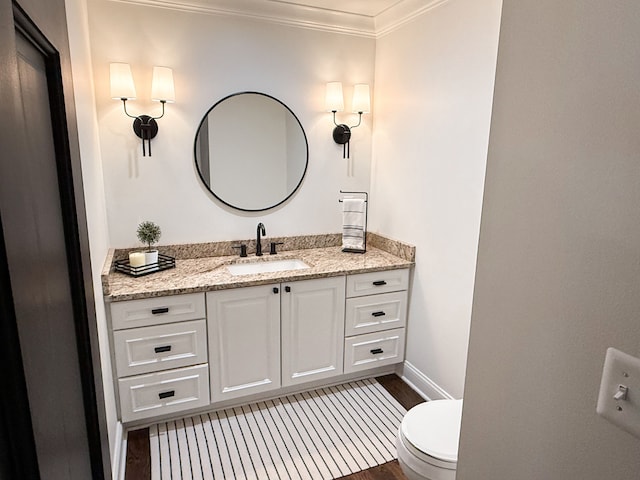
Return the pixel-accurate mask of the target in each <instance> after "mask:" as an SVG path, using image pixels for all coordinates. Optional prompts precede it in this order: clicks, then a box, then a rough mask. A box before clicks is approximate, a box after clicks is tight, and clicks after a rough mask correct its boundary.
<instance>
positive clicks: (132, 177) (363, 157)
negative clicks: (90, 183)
mask: <svg viewBox="0 0 640 480" xmlns="http://www.w3.org/2000/svg"><path fill="white" fill-rule="evenodd" d="M89 17H90V18H89V20H90V32H91V47H92V60H93V72H94V75H95V85H96V102H97V108H98V121H99V125H100V148H101V153H102V159H103V168H104V177H105V191H106V204H107V210H108V218H109V232H110V246H112V247H126V246H135V245H136V244H137V240H136V237H135V229H136V226H137V224H138V223H139V222H140V221H142V220H147V219H148V220H152V221H155V222H157V223H158V224H159V225H160V226H161V228H162V231H163V236H162V239H161V241H160V243H161V244H171V243H191V242H206V241H217V240H229V239H242V238H252V236H253V235H254V234H255V228H256V225H257V223H258V222H259V221H262V222H264V224H265V225H266V228H267V236H281V235H296V234H314V233H327V232H338V231H340V227H341V215H340V205H339V203H338V191H339V190H340V189H341V188H343V189H357V190H366V189H368V188H369V183H370V157H371V128H370V123H369V122H370V118H369V117H367V118H365V120H364V125H363V126H361V127H359V128H358V129H357V130H356V131H354V141H353V142H352V149H351V151H352V157H353V158H352V162H353V165H352V167H353V168H352V169H350V168H349V164H348V162H347V161H346V160H343V159H342V149H341V147H340V146H338V145H336V144H335V143H334V142H333V140H332V137H331V132H332V129H333V123H332V118H331V114H329V113H325V112H324V111H323V110H324V89H325V84H326V82H328V81H334V80H341V81H342V82H344V85H345V90H346V92H345V93H347V94H348V95H350V88H347V87H348V86H350V85H353V84H354V83H370V84H373V77H374V73H373V72H374V56H375V40H374V39H369V38H360V37H355V36H347V35H341V34H336V33H325V32H320V31H313V30H307V29H301V28H295V27H289V26H282V25H275V24H271V23H266V22H257V21H252V20H248V19H241V18H232V17H219V16H215V15H204V14H195V13H187V12H180V11H174V10H167V9H161V8H149V7H141V6H136V5H130V4H123V3H119V2H110V1H106V0H89ZM115 61H120V62H127V63H130V64H131V66H132V70H133V75H134V79H135V81H136V86H137V91H138V92H137V93H138V100H136V101H132V102H129V103H130V106H129V108H130V109H131V111H132V112H134V113H136V114H139V113H147V114H154V113H155V112H158V111H159V109H158V108H159V105H158V104H157V103H152V102H150V101H149V98H150V88H151V87H150V83H151V71H152V66H153V65H163V66H170V67H172V68H173V69H174V78H175V83H176V103H174V104H170V105H168V107H167V113H166V115H165V118H163V119H161V120H159V122H158V123H159V127H160V131H159V134H158V136H157V137H156V139H154V140H153V144H152V147H153V156H152V157H142V153H141V147H140V143H139V142H140V141H139V139H138V138H137V137H136V136H135V135H134V134H133V132H132V131H131V121H130V120H129V119H128V118H127V117H125V115H124V113H123V112H122V105H121V102H119V101H115V100H111V98H110V95H109V85H108V81H109V78H108V77H109V73H108V70H109V63H110V62H115ZM245 90H254V91H260V92H264V93H267V94H269V95H272V96H275V97H277V98H278V99H280V100H281V101H282V102H284V103H285V104H286V105H287V106H289V108H291V109H292V110H293V112H294V113H295V114H296V115H297V116H298V118H299V119H300V121H301V123H302V125H303V126H304V128H305V130H306V133H307V136H308V140H309V151H310V159H309V169H308V171H307V176H306V179H305V181H304V182H303V184H302V187H301V189H300V190H299V192H298V193H297V194H296V195H295V196H294V197H293V198H292V199H291V200H290V201H289V202H287V203H285V204H284V205H283V206H281V207H278V208H277V209H275V210H273V211H269V212H267V213H263V214H239V213H238V212H235V211H232V210H229V209H228V208H226V207H224V206H223V205H222V204H220V203H219V202H218V201H217V200H215V199H214V198H213V196H212V195H210V194H209V192H208V191H206V190H205V189H204V187H203V186H202V185H201V182H200V179H199V178H198V175H197V173H196V171H195V166H194V160H193V141H194V137H195V131H196V128H197V127H198V124H199V122H200V120H201V118H202V116H203V115H204V114H205V112H206V111H207V110H208V109H209V107H210V106H211V105H213V104H214V103H215V102H216V101H218V100H220V99H221V98H223V97H225V96H227V95H229V94H231V93H235V92H238V91H245ZM347 104H350V102H347ZM345 118H348V117H345ZM247 141H250V139H249V138H248V139H247ZM351 171H352V174H351V173H349V172H351Z"/></svg>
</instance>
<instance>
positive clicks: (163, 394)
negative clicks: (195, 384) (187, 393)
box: [158, 390, 176, 400]
mask: <svg viewBox="0 0 640 480" xmlns="http://www.w3.org/2000/svg"><path fill="white" fill-rule="evenodd" d="M175 395H176V391H175V390H169V391H168V392H160V393H159V394H158V397H159V398H160V400H162V399H165V398H171V397H174V396H175Z"/></svg>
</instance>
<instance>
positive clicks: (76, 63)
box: [66, 0, 120, 473]
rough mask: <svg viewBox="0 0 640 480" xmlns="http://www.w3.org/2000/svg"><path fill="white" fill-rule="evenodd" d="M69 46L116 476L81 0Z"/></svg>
mask: <svg viewBox="0 0 640 480" xmlns="http://www.w3.org/2000/svg"><path fill="white" fill-rule="evenodd" d="M66 13H67V23H68V31H69V47H70V53H71V63H72V73H73V89H74V97H75V104H76V116H77V119H78V139H79V146H80V155H81V159H82V181H83V184H84V199H85V207H86V213H87V229H88V232H89V248H90V251H91V271H92V276H93V291H94V295H95V308H96V323H97V326H98V340H99V342H100V360H101V369H102V382H103V388H104V399H105V411H106V417H107V427H108V437H109V447H110V452H111V462H112V465H113V467H114V468H112V470H113V473H115V472H116V468H115V466H116V465H115V462H116V461H117V460H118V458H117V456H118V448H119V446H120V443H119V442H120V433H119V428H120V427H119V424H118V421H117V416H116V403H115V394H114V389H113V376H112V373H111V357H110V355H109V340H108V332H107V322H106V315H105V308H104V303H103V297H102V283H101V280H100V273H101V271H102V266H103V264H104V259H105V257H106V255H107V250H108V248H109V229H108V227H107V214H106V208H105V196H104V183H103V176H102V159H101V156H100V150H99V138H98V122H97V118H96V107H95V97H94V93H93V77H92V73H91V70H92V69H91V56H90V49H89V32H88V19H87V6H86V0H79V1H78V0H74V1H70V0H67V1H66Z"/></svg>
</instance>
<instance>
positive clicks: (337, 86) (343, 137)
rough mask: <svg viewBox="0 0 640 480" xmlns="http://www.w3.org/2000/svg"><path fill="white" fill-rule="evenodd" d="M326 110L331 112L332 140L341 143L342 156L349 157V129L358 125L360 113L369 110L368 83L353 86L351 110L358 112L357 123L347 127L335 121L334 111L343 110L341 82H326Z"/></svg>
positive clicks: (360, 119) (360, 117) (360, 121)
mask: <svg viewBox="0 0 640 480" xmlns="http://www.w3.org/2000/svg"><path fill="white" fill-rule="evenodd" d="M326 105H327V111H329V112H333V123H334V125H335V126H336V127H335V128H334V129H333V140H334V141H335V142H336V143H337V144H339V145H342V146H343V148H342V158H349V140H350V139H351V129H352V128H356V127H359V126H360V123H362V114H363V113H369V112H370V111H371V99H370V95H369V85H366V84H358V85H354V86H353V102H352V109H351V110H352V111H353V113H357V114H358V123H357V124H356V125H353V126H352V127H349V126H347V125H345V124H344V123H341V124H338V122H336V113H337V112H342V111H343V110H344V96H343V95H342V83H340V82H330V83H327V96H326Z"/></svg>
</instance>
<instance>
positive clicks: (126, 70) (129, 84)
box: [109, 63, 136, 100]
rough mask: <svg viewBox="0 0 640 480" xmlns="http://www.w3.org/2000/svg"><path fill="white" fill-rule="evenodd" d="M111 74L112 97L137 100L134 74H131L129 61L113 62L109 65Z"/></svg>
mask: <svg viewBox="0 0 640 480" xmlns="http://www.w3.org/2000/svg"><path fill="white" fill-rule="evenodd" d="M109 74H110V78H111V98H113V99H114V100H120V99H121V98H126V99H127V100H135V98H136V87H135V85H134V84H133V76H132V75H131V67H130V66H129V64H128V63H112V64H110V65H109Z"/></svg>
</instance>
